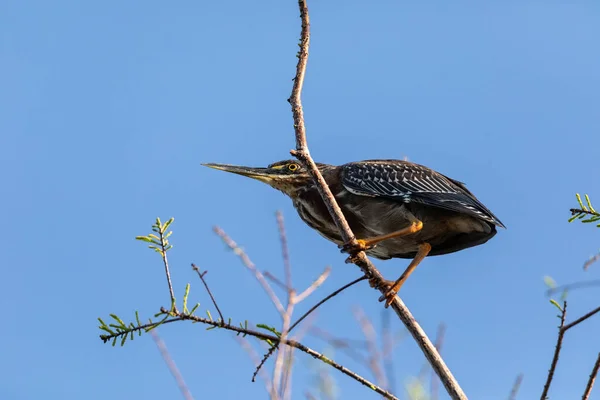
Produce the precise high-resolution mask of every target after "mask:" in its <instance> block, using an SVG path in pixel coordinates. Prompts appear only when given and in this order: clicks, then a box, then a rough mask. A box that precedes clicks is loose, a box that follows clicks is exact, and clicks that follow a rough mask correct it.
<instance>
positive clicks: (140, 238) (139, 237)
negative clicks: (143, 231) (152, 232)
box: [135, 236, 152, 243]
mask: <svg viewBox="0 0 600 400" xmlns="http://www.w3.org/2000/svg"><path fill="white" fill-rule="evenodd" d="M135 240H141V241H142V242H148V243H152V239H151V238H149V237H148V236H136V237H135Z"/></svg>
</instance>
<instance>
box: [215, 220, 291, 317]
mask: <svg viewBox="0 0 600 400" xmlns="http://www.w3.org/2000/svg"><path fill="white" fill-rule="evenodd" d="M213 230H214V232H215V233H216V234H217V235H218V236H219V237H220V238H221V239H222V240H223V242H225V244H226V245H227V246H229V248H230V249H231V250H233V252H234V253H235V254H236V255H237V256H238V257H239V258H240V260H242V263H243V264H244V266H246V268H248V269H249V270H250V271H251V272H252V273H253V274H254V276H255V277H256V280H257V281H258V282H259V283H260V284H261V286H262V287H263V289H264V290H265V292H267V295H268V296H269V297H270V298H271V301H272V302H273V304H274V305H275V308H277V311H279V314H280V315H281V316H283V315H284V314H285V309H284V308H283V304H281V301H280V300H279V297H277V295H276V294H275V292H274V291H273V288H272V287H271V285H269V282H267V280H266V279H265V277H264V275H263V274H262V272H260V271H259V270H258V269H257V268H256V265H254V263H253V262H252V261H251V260H250V258H249V257H248V255H247V254H246V252H244V250H243V249H242V248H241V247H239V246H238V244H237V243H236V242H235V241H233V239H231V238H230V237H229V236H227V234H226V233H225V231H223V229H221V228H219V227H218V226H215V227H214V228H213Z"/></svg>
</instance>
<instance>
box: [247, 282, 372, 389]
mask: <svg viewBox="0 0 600 400" xmlns="http://www.w3.org/2000/svg"><path fill="white" fill-rule="evenodd" d="M324 273H325V272H324ZM365 279H367V278H366V277H365V276H362V277H360V278H358V279H355V280H353V281H352V282H350V283H348V284H346V285H344V286H342V287H341V288H339V289H338V290H336V291H335V292H333V293H331V294H330V295H329V296H327V297H325V298H324V299H323V300H321V301H319V302H318V303H317V304H315V305H314V306H312V307H311V308H310V310H308V311H307V312H305V313H304V314H303V315H302V316H301V317H300V318H298V320H297V321H296V322H294V323H293V324H292V325H291V326H290V332H291V331H292V330H293V329H294V328H295V327H296V326H298V324H299V323H300V322H302V320H304V319H305V318H306V317H308V316H309V315H310V314H311V313H312V312H313V311H315V310H316V309H317V308H319V307H320V306H321V305H322V304H323V303H325V302H326V301H328V300H329V299H331V298H332V297H335V296H337V295H338V294H339V293H341V292H343V291H344V290H346V289H347V288H349V287H350V286H352V285H354V284H356V283H358V282H360V281H363V280H365ZM317 281H318V280H317ZM311 286H312V285H311ZM307 290H308V289H307ZM305 292H306V291H305ZM303 294H304V292H303V293H302V294H301V296H302V295H303ZM275 350H276V347H275V346H274V347H271V348H270V349H269V351H268V352H267V353H266V354H265V356H264V357H263V359H262V361H261V362H260V364H258V366H257V367H256V370H255V371H254V374H253V375H252V382H254V381H255V380H256V374H257V373H258V371H260V369H261V368H262V367H263V365H265V363H266V362H267V360H268V359H269V357H271V355H272V354H273V353H274V352H275Z"/></svg>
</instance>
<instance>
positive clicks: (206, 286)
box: [192, 263, 225, 321]
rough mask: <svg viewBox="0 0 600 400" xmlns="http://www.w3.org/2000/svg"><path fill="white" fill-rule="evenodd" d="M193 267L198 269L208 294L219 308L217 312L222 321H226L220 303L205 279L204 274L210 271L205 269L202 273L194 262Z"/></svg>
mask: <svg viewBox="0 0 600 400" xmlns="http://www.w3.org/2000/svg"><path fill="white" fill-rule="evenodd" d="M192 269H193V270H194V271H196V273H197V274H198V277H199V278H200V280H201V281H202V283H203V284H204V287H205V288H206V291H207V292H208V295H209V296H210V299H211V300H212V303H213V305H214V306H215V308H216V309H217V312H218V313H219V317H221V321H225V318H224V317H223V313H222V312H221V309H220V308H219V305H218V304H217V301H216V300H215V297H214V296H213V294H212V292H211V290H210V288H209V287H208V284H207V283H206V280H205V279H204V275H206V273H207V272H208V271H204V272H202V273H200V270H199V269H198V267H196V264H193V263H192Z"/></svg>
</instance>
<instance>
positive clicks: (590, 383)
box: [581, 353, 600, 400]
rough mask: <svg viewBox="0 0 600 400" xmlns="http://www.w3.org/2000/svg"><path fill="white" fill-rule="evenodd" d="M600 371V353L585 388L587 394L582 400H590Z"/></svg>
mask: <svg viewBox="0 0 600 400" xmlns="http://www.w3.org/2000/svg"><path fill="white" fill-rule="evenodd" d="M598 369H600V353H598V358H597V359H596V362H595V363H594V368H592V373H591V374H590V379H589V380H588V383H587V385H586V386H585V392H583V397H582V398H581V399H582V400H588V399H589V398H590V394H591V393H592V387H594V381H595V380H596V376H597V375H598Z"/></svg>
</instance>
